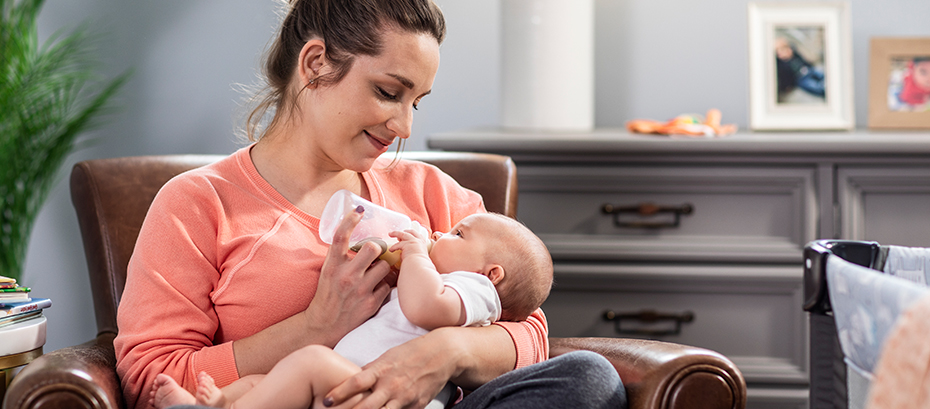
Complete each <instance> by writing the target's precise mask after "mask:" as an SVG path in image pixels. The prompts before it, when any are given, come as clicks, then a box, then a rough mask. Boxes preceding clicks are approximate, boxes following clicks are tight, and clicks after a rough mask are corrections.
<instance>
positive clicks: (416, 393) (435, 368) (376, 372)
mask: <svg viewBox="0 0 930 409" xmlns="http://www.w3.org/2000/svg"><path fill="white" fill-rule="evenodd" d="M427 335H429V334H427ZM426 338H427V337H426V336H423V337H419V338H416V339H414V340H412V341H409V342H407V343H405V344H402V345H399V346H397V347H394V348H392V349H390V350H388V351H387V352H385V353H384V354H382V355H381V356H380V357H379V358H378V359H376V360H374V361H372V362H370V363H369V364H368V365H365V367H364V368H362V372H359V373H358V374H356V375H355V376H353V377H351V378H349V379H347V380H346V381H344V382H343V383H342V384H340V385H339V386H337V387H336V388H334V389H333V390H332V391H330V393H329V394H328V395H327V399H330V398H331V399H332V406H335V405H337V404H339V403H341V402H342V401H344V400H346V399H348V398H350V397H352V396H354V395H356V394H358V393H361V392H364V391H368V390H371V392H372V393H371V395H369V396H368V397H366V398H365V399H363V400H362V401H361V402H359V403H358V404H356V405H355V409H366V408H370V409H379V408H385V407H386V408H389V409H405V408H423V407H425V406H426V405H427V404H428V403H429V402H430V400H432V399H433V397H434V396H436V394H437V393H439V391H440V390H441V389H442V387H443V386H444V385H445V384H446V381H447V380H448V379H449V378H451V377H452V375H453V371H454V367H455V365H454V363H453V359H454V358H453V357H452V356H450V355H451V354H450V351H449V350H448V349H447V348H443V347H442V346H441V345H438V343H437V342H430V340H428V339H426ZM325 403H328V402H327V401H325V400H324V404H325Z"/></svg>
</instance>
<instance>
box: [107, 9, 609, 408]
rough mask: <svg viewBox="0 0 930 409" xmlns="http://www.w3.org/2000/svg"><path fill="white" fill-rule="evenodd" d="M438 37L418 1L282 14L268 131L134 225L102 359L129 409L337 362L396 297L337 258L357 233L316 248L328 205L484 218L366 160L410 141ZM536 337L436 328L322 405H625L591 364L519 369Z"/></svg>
mask: <svg viewBox="0 0 930 409" xmlns="http://www.w3.org/2000/svg"><path fill="white" fill-rule="evenodd" d="M444 35H445V24H444V20H443V17H442V14H441V12H440V11H439V9H438V7H437V6H436V5H435V4H433V3H432V1H430V0H405V1H397V0H393V1H392V0H364V1H362V0H358V1H337V0H294V1H291V4H290V5H289V8H288V13H287V15H286V17H285V19H284V21H283V23H282V26H281V31H280V33H279V35H278V37H277V39H276V41H275V43H274V44H273V45H272V47H271V50H270V53H269V55H268V57H267V58H268V59H267V62H266V76H267V80H268V82H269V90H270V92H269V93H268V95H267V97H266V98H265V100H264V101H263V102H262V103H261V104H260V105H259V108H258V109H257V110H256V112H253V115H252V116H251V117H250V120H249V122H250V130H251V131H252V132H251V133H250V134H251V135H254V134H256V132H255V130H256V129H257V125H256V124H257V123H258V122H260V119H261V117H262V116H263V113H264V110H265V109H267V108H273V109H274V117H273V118H272V120H271V122H270V124H269V125H268V127H267V128H266V129H264V131H263V132H262V133H261V136H260V137H259V138H257V142H255V143H254V144H252V145H250V146H247V147H245V148H243V149H241V150H239V151H237V152H236V153H234V154H233V155H231V156H230V157H228V158H226V159H224V160H221V161H220V162H217V163H215V164H213V165H210V166H208V167H205V168H202V169H198V170H195V171H192V172H189V173H186V174H184V175H181V176H179V177H177V178H175V179H173V180H172V181H170V182H169V183H168V184H166V185H165V187H164V188H163V189H162V190H161V191H160V192H159V194H158V197H156V199H155V201H154V203H153V204H152V207H151V209H150V210H149V214H148V215H147V217H146V221H145V223H144V224H143V227H142V231H141V232H140V235H139V239H138V241H137V245H136V250H135V252H134V254H133V257H132V260H131V261H130V264H129V271H128V276H127V282H126V287H125V290H124V296H123V297H122V303H121V305H120V309H119V313H118V323H119V326H120V333H119V336H118V337H117V339H116V340H115V341H114V345H115V347H116V351H117V361H118V362H117V371H118V373H119V375H120V379H121V381H122V383H123V389H124V393H125V398H126V400H127V403H128V404H129V406H130V407H144V406H146V405H147V400H148V391H149V389H150V388H151V384H152V381H153V379H154V377H155V375H157V374H158V373H166V374H169V375H170V376H172V377H173V378H174V379H175V380H176V381H178V382H179V383H180V384H181V385H182V386H184V387H185V388H187V389H188V390H192V389H193V387H194V385H195V378H196V374H197V373H199V372H200V371H206V372H207V373H209V374H210V375H211V376H212V377H213V378H214V379H215V380H216V382H217V385H218V386H221V387H222V386H223V385H225V384H228V383H231V382H232V381H234V380H235V379H238V378H239V377H241V376H245V375H248V374H256V373H267V372H268V371H269V370H270V369H271V368H272V367H273V366H274V364H275V363H276V362H278V360H280V359H281V358H283V357H284V356H286V355H288V354H289V353H291V352H293V351H295V350H297V349H299V348H301V347H303V346H306V345H313V344H320V345H326V346H329V347H332V346H333V345H335V343H336V342H337V341H338V340H339V339H340V338H341V337H342V336H343V335H345V334H346V333H348V332H349V331H350V330H351V329H353V328H355V327H357V326H358V325H359V324H361V323H362V322H363V321H365V320H366V319H367V318H368V317H371V316H372V315H373V314H374V313H375V312H376V311H377V310H378V308H379V307H380V305H381V303H382V301H383V300H384V299H385V296H386V295H387V294H388V292H389V284H390V283H392V281H393V280H392V278H391V277H389V275H388V272H389V267H388V266H387V265H386V263H385V262H381V261H379V262H377V263H374V264H372V262H373V261H374V260H375V259H376V256H377V254H378V253H379V252H380V249H379V248H377V246H376V245H374V244H371V245H369V246H368V247H364V248H363V249H362V250H361V251H359V252H358V253H357V254H352V253H350V252H349V251H348V243H347V241H348V237H349V233H350V232H351V230H352V228H353V227H354V226H355V224H356V223H357V222H358V217H355V218H347V221H346V222H344V223H343V224H342V225H341V226H340V228H339V230H338V231H337V234H336V237H335V238H334V242H333V245H332V246H327V245H326V244H324V243H322V242H321V241H320V239H319V234H318V232H317V229H318V226H319V219H318V216H319V215H320V214H321V212H322V209H323V207H324V205H325V203H326V201H327V200H328V199H329V197H330V196H331V195H332V194H333V193H334V192H336V191H337V190H339V189H347V190H350V191H352V192H354V193H356V194H358V195H360V196H362V197H365V198H367V199H369V200H371V201H373V202H375V203H378V204H380V205H383V206H386V207H389V208H392V209H394V210H397V211H400V212H402V213H405V214H407V215H409V216H411V217H412V218H413V219H415V220H417V221H419V222H420V223H421V224H422V225H424V226H426V227H427V228H428V229H430V230H432V231H448V230H449V229H450V228H451V227H452V226H453V225H454V224H455V223H456V222H458V221H459V220H461V219H462V218H464V217H465V216H467V215H469V214H472V213H475V212H483V211H484V206H483V204H482V203H481V198H480V197H479V196H478V195H476V194H475V193H474V192H471V191H468V190H465V189H463V188H461V187H460V186H458V185H457V184H456V183H455V182H454V181H453V180H452V179H451V178H450V177H449V176H447V175H445V174H443V173H441V172H440V171H438V170H437V169H436V168H434V167H431V166H427V165H423V164H418V163H412V162H407V161H399V162H397V163H395V164H393V165H391V164H389V163H387V162H385V161H379V159H378V158H379V157H380V155H381V154H382V153H384V152H386V151H387V150H388V148H389V147H390V145H392V144H393V143H394V142H395V140H396V139H397V138H400V139H401V141H402V140H403V139H406V138H407V137H409V136H410V128H411V121H412V117H413V110H415V109H416V106H417V104H418V103H420V101H421V99H423V97H424V96H426V95H427V94H429V92H430V89H431V87H432V83H433V79H434V77H435V74H436V70H437V68H438V66H439V44H440V43H441V42H442V39H443V37H444ZM389 165H390V166H389ZM546 337H547V328H546V322H545V317H544V316H543V315H542V312H541V311H537V312H536V313H534V314H533V315H532V316H531V317H530V318H528V319H527V320H526V321H522V322H518V323H501V324H500V325H492V326H489V327H483V328H443V329H440V330H437V331H433V332H431V333H429V334H427V335H425V336H423V337H420V338H417V339H415V340H413V341H411V342H408V343H406V344H404V345H401V346H399V347H396V348H394V349H392V350H390V351H388V352H387V353H385V354H384V355H383V356H382V357H381V358H379V359H378V360H376V361H374V362H372V363H371V364H369V365H368V366H366V368H365V370H364V371H362V372H361V373H359V374H358V375H357V376H355V377H353V378H350V379H349V380H348V381H346V382H345V383H343V384H342V385H340V386H339V387H337V388H336V389H334V390H333V391H332V392H331V393H330V394H329V395H328V397H329V398H330V401H331V402H333V403H334V404H338V403H339V402H341V401H342V400H344V399H346V398H348V397H350V396H352V395H354V394H356V393H358V392H361V391H366V390H371V392H372V393H371V394H370V395H369V396H368V397H367V398H365V399H364V400H362V401H361V402H360V403H359V404H358V405H357V406H356V407H359V408H381V407H387V408H390V409H401V408H407V407H422V406H424V405H425V404H426V403H428V402H429V400H430V398H432V396H433V395H435V393H436V392H437V391H439V390H440V389H441V388H442V386H443V385H444V384H445V382H446V381H447V380H450V379H451V380H452V381H453V382H455V383H457V384H458V385H460V386H462V387H464V388H467V389H475V388H477V390H476V391H475V392H474V393H473V394H471V395H469V396H468V397H467V398H466V399H465V400H464V401H462V402H461V403H460V404H459V405H457V407H459V406H460V407H463V408H467V407H491V406H493V407H506V406H505V405H506V404H507V403H508V402H510V404H512V405H515V406H514V407H546V405H550V406H551V407H598V406H597V405H603V404H609V405H612V407H617V405H618V404H622V402H623V401H624V395H623V387H622V385H621V384H620V380H619V378H617V376H616V373H615V372H614V371H613V369H612V368H611V367H610V365H609V363H607V362H606V360H604V359H603V358H600V357H599V356H597V355H595V354H587V353H578V354H569V355H568V356H566V357H565V358H563V359H558V360H553V361H548V362H547V363H543V364H541V365H540V366H530V365H531V364H534V363H537V362H540V361H543V360H545V358H546V356H547V354H548V351H547V349H548V346H547V344H546ZM524 367H526V368H525V369H520V370H517V371H512V372H509V371H511V370H513V369H514V368H524ZM508 372H509V373H508ZM505 373H507V375H505V376H503V377H500V375H502V374H505ZM495 378H497V379H495ZM492 380H494V381H493V382H490V381H492ZM489 382H490V383H489ZM579 384H580V385H579ZM482 385H485V386H483V387H480V388H479V386H482ZM560 399H561V400H560ZM537 401H539V402H540V403H538V404H537V403H535V402H537Z"/></svg>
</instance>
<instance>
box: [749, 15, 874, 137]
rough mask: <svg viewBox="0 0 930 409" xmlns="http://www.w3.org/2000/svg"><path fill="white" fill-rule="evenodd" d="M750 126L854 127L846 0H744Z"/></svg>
mask: <svg viewBox="0 0 930 409" xmlns="http://www.w3.org/2000/svg"><path fill="white" fill-rule="evenodd" d="M748 21H749V81H750V83H749V90H750V100H749V102H750V121H749V125H750V128H751V129H753V130H763V131H767V130H773V131H774V130H850V129H852V128H854V127H855V118H854V117H855V109H854V106H853V78H852V74H853V73H852V31H851V27H850V11H849V5H848V3H843V2H825V3H821V2H814V3H809V2H805V3H787V2H779V3H760V2H751V3H749V19H748Z"/></svg>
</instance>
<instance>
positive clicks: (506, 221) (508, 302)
mask: <svg viewBox="0 0 930 409" xmlns="http://www.w3.org/2000/svg"><path fill="white" fill-rule="evenodd" d="M391 236H392V237H394V238H396V239H398V240H399V241H398V242H397V243H396V244H394V245H393V246H391V248H390V249H389V250H390V251H398V250H400V252H401V261H402V263H401V266H400V273H399V275H398V279H397V287H396V288H395V289H393V290H392V291H391V294H390V296H389V298H388V302H387V303H385V305H384V306H382V307H381V310H380V311H379V312H378V313H377V314H376V315H375V316H374V317H372V318H371V319H369V320H368V321H366V322H365V323H363V324H362V325H360V326H359V327H358V328H356V329H355V330H353V331H351V332H349V333H348V334H347V335H346V336H345V337H344V338H343V339H342V340H340V341H339V343H338V344H337V345H336V347H335V348H334V349H329V348H327V347H325V346H321V345H310V346H307V347H304V348H301V349H299V350H297V351H295V352H293V353H291V354H290V355H288V356H287V357H285V358H284V359H282V360H281V361H279V362H278V363H277V364H276V365H275V366H274V368H272V369H271V371H270V372H269V373H268V374H267V375H250V376H245V377H243V378H241V379H239V380H237V381H236V382H233V383H232V384H230V385H228V386H226V387H224V388H223V389H219V388H217V387H216V385H215V384H214V382H213V378H211V377H210V376H209V375H208V374H206V373H205V372H201V373H200V374H199V375H198V386H197V391H196V396H194V395H192V394H190V393H189V392H188V391H186V390H185V389H183V388H182V387H181V386H180V385H179V384H177V383H176V382H175V381H174V380H173V379H172V378H171V377H169V376H167V375H165V374H159V375H158V376H157V377H156V378H155V384H154V386H153V389H152V392H151V398H150V402H151V403H152V404H153V405H154V406H155V407H157V408H165V407H168V406H172V405H179V404H187V405H189V404H199V405H206V406H213V407H224V408H228V407H232V406H233V404H235V407H236V408H253V407H254V408H307V407H310V406H311V405H312V407H314V408H319V407H323V404H322V401H323V397H324V396H325V394H326V393H328V392H329V391H330V390H331V389H332V388H334V387H336V386H337V385H339V384H340V383H342V381H344V380H345V379H347V378H349V377H351V376H352V375H354V374H355V373H358V372H359V371H360V370H361V366H362V365H365V364H366V363H368V362H370V361H372V360H374V359H375V358H377V357H378V356H380V355H381V353H383V352H384V351H387V350H388V349H390V348H392V347H394V346H397V345H400V344H402V343H404V342H406V341H408V340H411V339H413V338H416V337H418V336H420V335H422V334H425V333H426V332H428V331H429V330H432V329H435V328H439V327H442V326H484V325H489V324H491V323H492V322H494V321H497V320H507V321H522V320H524V319H526V317H527V316H529V315H530V314H531V313H532V312H533V311H535V310H536V309H537V308H539V307H540V306H541V305H542V303H543V301H545V299H546V297H548V295H549V290H550V288H551V287H552V258H551V257H550V255H549V252H548V251H547V250H546V246H545V244H543V242H542V240H540V239H539V238H538V237H537V236H536V235H534V234H533V232H532V231H530V230H529V229H528V228H527V227H526V226H524V225H523V224H521V223H520V222H518V221H516V220H514V219H511V218H509V217H506V216H503V215H499V214H492V213H479V214H473V215H471V216H468V217H466V218H464V219H462V221H461V222H459V223H458V224H456V225H455V226H454V227H453V228H452V230H451V231H450V232H448V233H445V234H442V233H438V232H437V233H434V234H433V237H432V240H433V241H432V242H431V239H430V238H429V237H426V235H425V234H424V233H420V232H418V231H415V230H406V231H402V232H393V233H391ZM454 390H455V388H454V386H453V385H451V384H447V385H446V388H444V389H443V391H442V392H441V393H440V395H439V396H437V397H436V398H435V399H434V400H433V402H432V403H431V404H430V406H427V407H428V408H432V407H434V406H435V407H439V408H441V407H444V406H446V404H447V403H449V402H450V401H451V400H453V399H454V398H455V397H456V396H454V395H455V394H454V393H453V392H454ZM362 398H363V396H362V395H359V396H356V397H354V398H353V399H350V400H348V401H346V402H344V403H343V404H341V405H339V406H338V407H351V406H352V405H354V404H355V403H357V402H358V401H359V400H361V399H362Z"/></svg>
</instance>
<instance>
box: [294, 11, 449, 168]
mask: <svg viewBox="0 0 930 409" xmlns="http://www.w3.org/2000/svg"><path fill="white" fill-rule="evenodd" d="M438 68H439V44H438V43H437V41H436V39H435V38H433V37H432V36H430V35H427V34H419V33H416V34H415V33H410V32H406V31H399V30H393V29H389V30H387V31H386V32H385V33H384V34H383V51H382V52H381V54H380V55H378V56H373V57H372V56H365V55H359V56H356V58H355V62H354V63H353V64H352V67H351V68H350V69H349V72H348V73H347V74H346V76H345V77H344V78H343V79H342V80H341V81H339V82H338V83H336V84H329V85H320V86H317V87H316V88H314V89H312V90H305V91H304V92H303V93H302V95H304V94H306V95H308V96H307V97H306V101H307V105H305V106H302V107H300V111H298V112H300V114H299V115H303V116H304V118H303V119H304V121H303V123H304V124H305V126H307V127H309V128H310V129H308V130H309V131H311V132H308V133H307V134H308V135H310V136H309V137H311V138H313V140H312V141H310V143H311V144H312V145H313V147H314V148H315V150H316V153H317V154H319V155H321V157H322V158H323V159H324V160H326V161H327V162H329V163H328V164H329V165H333V166H334V167H335V169H336V170H342V169H350V170H353V171H357V172H363V171H367V170H368V169H370V168H371V166H372V164H373V163H374V161H375V159H377V158H378V157H379V156H380V155H381V154H382V153H384V152H387V150H388V148H389V147H390V145H392V144H393V143H394V142H395V141H396V140H397V138H408V137H410V128H411V126H412V122H413V111H414V109H415V107H416V105H417V104H419V103H420V100H421V99H422V98H423V97H424V96H426V94H428V93H429V92H430V90H431V89H432V87H433V79H434V78H435V77H436V70H437V69H438ZM325 70H326V68H325V64H324V68H323V70H322V71H321V72H326V71H325ZM307 91H312V92H307Z"/></svg>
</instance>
